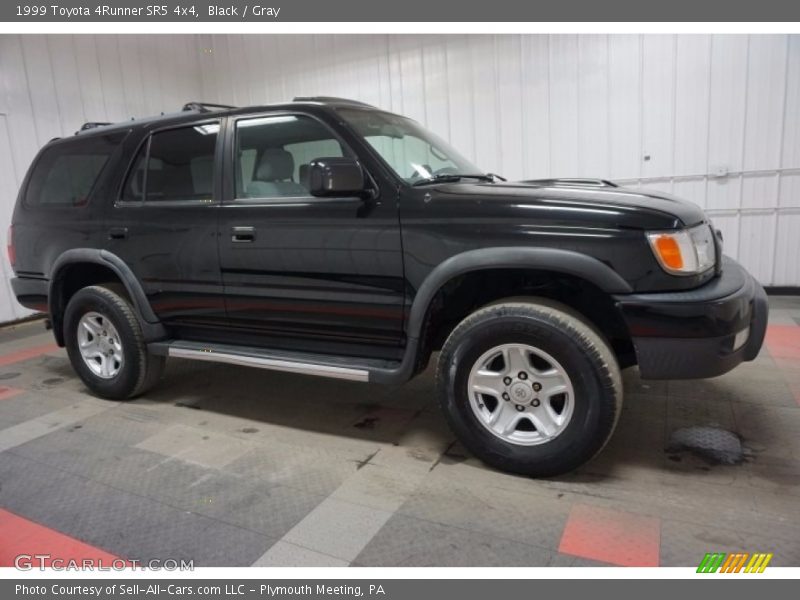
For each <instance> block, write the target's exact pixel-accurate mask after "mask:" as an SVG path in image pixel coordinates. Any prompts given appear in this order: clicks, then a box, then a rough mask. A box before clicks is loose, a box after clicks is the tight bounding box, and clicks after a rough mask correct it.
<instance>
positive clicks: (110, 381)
mask: <svg viewBox="0 0 800 600" xmlns="http://www.w3.org/2000/svg"><path fill="white" fill-rule="evenodd" d="M64 340H65V342H66V346H67V354H68V356H69V360H70V362H71V363H72V367H73V369H75V372H76V373H77V374H78V376H79V377H80V378H81V379H82V380H83V382H84V383H85V384H86V386H87V387H88V388H89V389H90V390H91V391H92V392H94V393H95V394H97V395H98V396H102V397H103V398H109V399H113V400H128V399H130V398H133V397H135V396H138V395H139V394H142V393H144V392H145V391H147V390H148V389H149V388H150V387H152V386H153V385H154V384H155V383H156V382H157V381H158V379H159V377H160V376H161V374H162V372H163V370H164V363H165V359H164V357H163V356H155V355H152V354H150V353H148V352H147V346H146V345H145V343H144V339H143V336H142V328H141V326H140V325H139V320H138V319H137V317H136V313H135V312H134V310H133V307H132V306H131V305H130V303H129V302H128V301H127V300H126V299H125V298H124V297H122V296H121V295H120V294H118V293H116V292H115V291H113V290H111V289H109V288H107V287H104V286H98V285H93V286H89V287H85V288H83V289H82V290H79V291H78V292H76V293H75V295H74V296H72V298H71V299H70V301H69V303H68V304H67V309H66V311H65V313H64Z"/></svg>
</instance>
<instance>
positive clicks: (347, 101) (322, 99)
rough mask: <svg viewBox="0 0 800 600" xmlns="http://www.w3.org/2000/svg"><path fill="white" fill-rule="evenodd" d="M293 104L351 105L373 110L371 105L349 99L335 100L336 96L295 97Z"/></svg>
mask: <svg viewBox="0 0 800 600" xmlns="http://www.w3.org/2000/svg"><path fill="white" fill-rule="evenodd" d="M293 102H327V103H331V104H352V105H353V106H363V107H365V108H375V107H374V106H372V104H367V103H366V102H359V101H358V100H350V99H349V98H337V97H336V96H295V97H294V98H293Z"/></svg>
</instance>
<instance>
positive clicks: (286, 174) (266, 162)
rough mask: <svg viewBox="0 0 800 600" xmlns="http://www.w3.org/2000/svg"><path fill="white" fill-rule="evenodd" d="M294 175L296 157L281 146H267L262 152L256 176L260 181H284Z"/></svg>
mask: <svg viewBox="0 0 800 600" xmlns="http://www.w3.org/2000/svg"><path fill="white" fill-rule="evenodd" d="M293 175H294V158H293V157H292V155H291V154H290V153H289V152H287V151H286V150H283V149H281V148H267V149H266V150H264V152H263V153H262V154H261V161H260V162H259V163H258V169H257V170H256V176H255V178H254V179H257V180H258V181H283V180H285V179H292V176H293Z"/></svg>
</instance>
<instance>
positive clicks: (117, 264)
mask: <svg viewBox="0 0 800 600" xmlns="http://www.w3.org/2000/svg"><path fill="white" fill-rule="evenodd" d="M76 263H93V264H96V265H100V266H103V267H106V268H108V269H110V270H111V271H112V272H113V273H114V274H115V275H116V276H117V277H118V278H119V280H120V281H121V282H122V285H123V286H124V287H125V290H126V291H127V292H128V295H129V297H130V299H131V302H132V303H133V308H134V310H135V311H136V314H137V316H138V317H139V322H140V324H141V326H142V330H143V333H144V335H145V339H146V340H148V341H150V340H153V339H158V338H163V337H164V335H165V330H164V327H163V325H161V322H160V320H159V319H158V317H157V316H156V314H155V313H154V312H153V307H152V306H150V302H149V301H148V300H147V296H146V295H145V293H144V290H143V289H142V286H141V284H140V283H139V280H138V279H136V275H134V274H133V271H131V269H130V267H128V265H126V264H125V262H124V261H123V260H122V259H121V258H120V257H118V256H117V255H115V254H113V253H111V252H109V251H108V250H102V249H97V248H73V249H72V250H67V251H66V252H64V253H63V254H61V255H60V256H59V257H58V258H57V259H56V260H55V261H54V262H53V266H52V267H51V269H50V276H49V278H48V279H49V285H48V293H47V303H48V309H49V312H50V318H51V319H52V320H53V330H54V332H55V334H56V338H57V340H58V342H59V344H63V333H62V328H61V320H62V319H61V316H60V315H61V314H62V313H63V310H64V309H65V308H66V307H65V306H59V305H58V302H59V298H60V294H59V293H58V292H59V291H60V286H61V284H62V280H63V275H62V273H63V271H64V268H65V267H68V266H69V265H71V264H76Z"/></svg>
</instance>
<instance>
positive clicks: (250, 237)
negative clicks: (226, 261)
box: [231, 227, 256, 244]
mask: <svg viewBox="0 0 800 600" xmlns="http://www.w3.org/2000/svg"><path fill="white" fill-rule="evenodd" d="M255 239H256V228H255V227H231V241H232V242H234V243H235V244H246V243H248V242H253V241H255Z"/></svg>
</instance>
